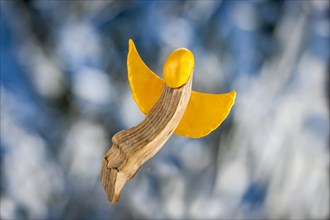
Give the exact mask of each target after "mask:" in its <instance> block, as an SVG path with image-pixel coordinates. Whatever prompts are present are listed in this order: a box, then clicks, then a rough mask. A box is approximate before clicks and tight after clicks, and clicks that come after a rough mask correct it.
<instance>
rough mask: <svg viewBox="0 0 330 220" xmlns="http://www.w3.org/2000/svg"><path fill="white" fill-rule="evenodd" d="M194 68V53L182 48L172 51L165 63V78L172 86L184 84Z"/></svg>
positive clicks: (176, 86)
mask: <svg viewBox="0 0 330 220" xmlns="http://www.w3.org/2000/svg"><path fill="white" fill-rule="evenodd" d="M193 70H194V55H193V54H192V52H190V51H189V50H187V49H184V48H180V49H177V50H175V51H173V53H171V54H170V55H169V56H168V58H167V60H166V62H165V64H164V69H163V72H164V80H165V83H166V84H167V85H168V86H169V87H171V88H179V87H180V86H182V85H184V84H185V83H186V82H187V81H188V79H189V77H190V75H191V73H192V72H193Z"/></svg>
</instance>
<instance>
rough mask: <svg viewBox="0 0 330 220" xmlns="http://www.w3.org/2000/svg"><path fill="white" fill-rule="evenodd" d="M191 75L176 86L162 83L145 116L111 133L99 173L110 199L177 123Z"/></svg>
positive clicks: (159, 146) (170, 133)
mask: <svg viewBox="0 0 330 220" xmlns="http://www.w3.org/2000/svg"><path fill="white" fill-rule="evenodd" d="M192 78H193V74H191V76H190V79H189V80H188V81H187V83H186V84H185V85H183V86H181V87H180V88H177V89H174V88H170V87H168V86H167V85H166V84H165V85H164V89H163V91H162V94H161V96H160V97H159V99H158V101H157V102H156V104H155V105H154V106H153V107H152V109H151V110H150V112H149V113H148V114H147V115H146V117H145V119H144V120H143V121H142V122H141V123H140V124H138V125H137V126H135V127H133V128H130V129H128V130H124V131H120V132H118V133H117V134H115V135H114V136H113V137H112V147H111V148H110V150H109V151H108V152H107V153H106V155H105V156H104V159H103V161H102V169H101V177H100V178H101V184H102V186H103V187H104V189H105V191H106V193H107V196H108V200H109V201H110V202H112V203H116V202H118V200H119V197H120V193H121V190H122V189H123V187H124V185H125V183H126V182H127V181H128V180H129V179H131V178H132V177H133V176H134V175H135V173H136V172H137V170H138V169H139V168H140V166H142V165H143V163H145V162H146V161H147V160H149V159H150V158H151V157H153V156H154V155H155V154H156V153H157V152H158V151H159V150H160V148H161V147H162V146H163V145H164V144H165V142H166V141H167V140H168V139H169V138H170V136H171V135H172V133H173V132H174V130H175V128H176V127H177V126H178V124H179V123H180V120H181V118H182V116H183V114H184V112H185V109H186V107H187V105H188V102H189V99H190V94H191V86H192Z"/></svg>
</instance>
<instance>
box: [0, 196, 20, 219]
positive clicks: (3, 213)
mask: <svg viewBox="0 0 330 220" xmlns="http://www.w3.org/2000/svg"><path fill="white" fill-rule="evenodd" d="M16 211H17V205H16V203H15V201H14V200H13V199H12V198H10V197H6V196H1V197H0V218H1V219H15V217H16V216H15V214H16Z"/></svg>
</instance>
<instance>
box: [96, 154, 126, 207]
mask: <svg viewBox="0 0 330 220" xmlns="http://www.w3.org/2000/svg"><path fill="white" fill-rule="evenodd" d="M100 178H101V184H102V186H103V188H104V190H105V192H106V193H107V196H108V200H109V202H111V203H117V202H118V200H119V197H120V193H121V190H122V189H123V187H124V185H125V183H126V182H127V178H126V175H124V174H123V173H122V172H120V171H119V170H118V169H116V168H109V167H108V161H107V160H106V158H104V159H103V161H102V169H101V176H100Z"/></svg>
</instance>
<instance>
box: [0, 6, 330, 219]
mask: <svg viewBox="0 0 330 220" xmlns="http://www.w3.org/2000/svg"><path fill="white" fill-rule="evenodd" d="M0 3H1V4H0V5H1V9H0V12H1V14H0V18H1V20H0V24H1V33H0V37H1V49H0V55H1V84H0V90H1V115H0V116H1V146H0V153H1V182H0V183H1V185H0V190H1V191H0V192H1V194H0V218H1V219H8V220H9V219H12V220H14V219H54V220H56V219H141V218H142V219H326V218H328V217H329V173H328V172H329V69H330V63H329V59H330V43H329V42H330V19H329V18H330V14H329V11H330V2H329V1H328V0H312V1H303V0H301V1H299V0H297V1H271V0H264V1H262V0H253V1H252V0H251V1H170V2H165V1H157V2H154V1H110V0H109V1H106V0H104V1H100V0H97V1H88V0H86V1H55V0H49V1H46V0H43V1H31V0H25V1H18V0H15V1H13V0H1V1H0ZM130 38H132V39H133V40H134V41H135V44H136V46H137V49H138V51H139V53H140V55H141V56H142V58H143V59H144V60H145V62H146V63H147V64H148V65H149V66H150V67H151V69H153V70H154V71H155V72H157V73H158V74H160V75H162V67H163V63H164V61H165V59H166V57H167V56H168V55H169V54H170V52H171V51H172V50H174V49H177V48H178V47H186V48H189V49H190V50H191V51H192V52H193V53H194V56H195V74H194V85H193V88H194V90H197V91H202V92H208V93H224V92H228V91H230V90H232V89H235V90H236V91H237V98H236V104H235V106H234V108H233V110H232V112H231V114H230V116H229V117H228V118H227V120H226V121H225V123H223V124H222V125H221V126H220V128H218V129H217V130H216V131H214V132H213V133H212V134H211V135H209V136H207V137H205V138H201V139H189V138H185V137H179V136H173V137H171V139H170V140H169V141H168V142H167V143H166V144H165V146H164V147H163V148H162V149H161V151H160V152H159V153H158V154H157V155H156V156H155V157H154V158H152V159H151V160H150V161H148V162H147V163H146V164H145V165H144V166H143V167H142V168H141V169H140V170H139V171H138V173H137V175H136V176H135V177H134V178H133V179H132V180H130V181H129V182H128V184H127V185H126V187H125V188H124V190H123V193H122V196H121V199H120V201H119V203H118V204H117V205H111V204H109V203H108V201H107V198H106V194H105V192H104V191H103V188H102V187H101V185H100V181H99V173H100V167H101V161H102V157H103V155H104V153H105V152H106V151H107V150H108V148H109V147H110V146H111V137H112V135H113V134H115V133H116V132H118V131H119V130H122V129H127V128H129V127H131V126H134V125H136V124H137V123H139V122H140V121H141V120H142V119H143V114H142V113H141V112H140V111H139V110H138V107H137V106H136V104H135V103H134V101H133V99H132V96H131V92H130V89H129V85H128V81H127V71H126V56H127V49H128V48H127V47H128V39H130Z"/></svg>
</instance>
